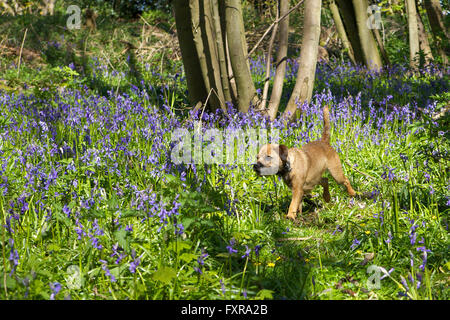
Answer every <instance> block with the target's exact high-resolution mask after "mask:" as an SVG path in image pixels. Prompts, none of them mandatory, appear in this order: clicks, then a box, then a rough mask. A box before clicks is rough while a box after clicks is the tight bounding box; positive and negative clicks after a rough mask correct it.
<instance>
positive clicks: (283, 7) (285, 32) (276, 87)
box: [267, 0, 289, 121]
mask: <svg viewBox="0 0 450 320" xmlns="http://www.w3.org/2000/svg"><path fill="white" fill-rule="evenodd" d="M279 9H280V14H279V16H280V17H282V16H284V15H285V14H286V13H287V12H288V11H289V0H280V2H279ZM288 37H289V15H288V16H286V18H284V19H283V20H281V21H280V22H279V26H278V53H277V60H276V71H275V77H274V80H273V87H272V93H271V95H270V101H269V107H268V110H267V112H268V114H269V117H270V120H272V121H273V120H275V117H276V115H277V112H278V107H279V105H280V100H281V94H282V92H283V84H284V75H285V74H286V64H287V60H286V59H287V50H288Z"/></svg>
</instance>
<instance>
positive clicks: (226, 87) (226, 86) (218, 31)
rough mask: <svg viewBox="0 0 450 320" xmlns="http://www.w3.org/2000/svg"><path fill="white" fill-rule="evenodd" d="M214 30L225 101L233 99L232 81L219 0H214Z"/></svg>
mask: <svg viewBox="0 0 450 320" xmlns="http://www.w3.org/2000/svg"><path fill="white" fill-rule="evenodd" d="M212 8H213V20H214V31H215V33H214V34H215V37H216V46H217V55H218V59H219V67H220V75H221V80H222V88H223V95H224V98H225V102H227V101H231V91H230V81H229V80H228V68H227V60H226V55H225V46H224V43H225V42H224V41H223V37H222V35H223V33H222V27H221V25H220V16H219V4H218V0H212Z"/></svg>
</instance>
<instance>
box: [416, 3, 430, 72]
mask: <svg viewBox="0 0 450 320" xmlns="http://www.w3.org/2000/svg"><path fill="white" fill-rule="evenodd" d="M416 9H417V12H416V13H417V27H418V31H419V47H420V50H421V51H422V52H423V54H424V58H425V61H424V65H428V64H429V63H430V62H431V61H433V53H432V52H431V47H430V43H429V41H428V35H427V32H426V30H425V26H424V24H423V20H422V17H421V16H420V12H419V6H418V3H417V0H416Z"/></svg>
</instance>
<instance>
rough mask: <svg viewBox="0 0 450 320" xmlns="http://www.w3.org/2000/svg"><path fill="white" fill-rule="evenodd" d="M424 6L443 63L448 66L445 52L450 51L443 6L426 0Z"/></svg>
mask: <svg viewBox="0 0 450 320" xmlns="http://www.w3.org/2000/svg"><path fill="white" fill-rule="evenodd" d="M424 5H425V9H426V11H427V16H428V20H429V21H430V27H431V31H432V32H433V37H434V40H435V44H436V46H437V48H438V51H439V55H440V56H441V58H442V62H443V63H444V64H445V65H446V64H448V57H447V54H446V52H445V51H446V49H448V46H449V41H448V35H447V31H446V29H445V25H444V21H443V16H442V8H441V4H440V3H439V0H424Z"/></svg>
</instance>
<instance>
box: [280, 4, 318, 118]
mask: <svg viewBox="0 0 450 320" xmlns="http://www.w3.org/2000/svg"><path fill="white" fill-rule="evenodd" d="M321 6H322V1H321V0H306V1H305V11H304V12H305V17H304V22H303V38H302V45H301V49H300V58H299V68H298V72H297V79H296V83H295V87H294V90H293V91H292V95H291V98H290V99H289V102H288V104H287V106H286V110H285V112H284V113H283V118H284V119H286V120H294V119H296V118H298V117H299V116H300V113H301V110H297V105H298V103H303V102H305V101H310V100H311V97H312V92H313V86H314V78H315V73H316V64H317V51H318V45H319V39H320V14H321Z"/></svg>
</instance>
